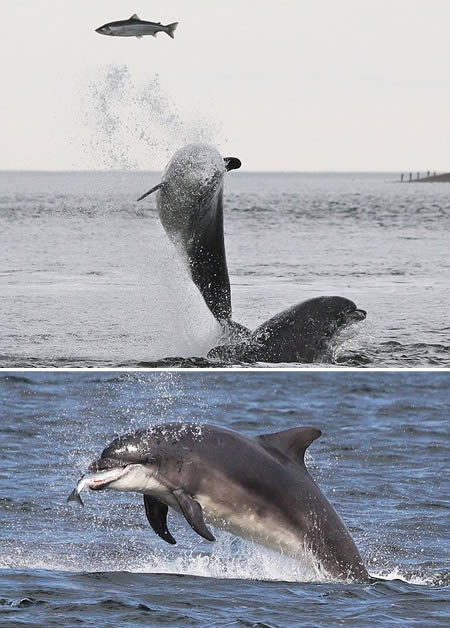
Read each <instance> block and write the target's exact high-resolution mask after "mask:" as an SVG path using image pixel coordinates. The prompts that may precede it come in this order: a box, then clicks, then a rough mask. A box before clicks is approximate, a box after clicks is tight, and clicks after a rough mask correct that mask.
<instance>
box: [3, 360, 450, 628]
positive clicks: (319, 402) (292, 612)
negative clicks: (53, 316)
mask: <svg viewBox="0 0 450 628" xmlns="http://www.w3.org/2000/svg"><path fill="white" fill-rule="evenodd" d="M449 380H450V374H449V373H448V372H439V373H430V372H411V371H410V372H405V371H404V372H390V373H383V372H370V373H369V372H364V371H360V372H343V371H335V372H331V371H328V372H327V371H325V372H314V371H309V370H308V371H297V372H286V371H284V372H283V371H278V372H268V371H260V370H256V371H245V372H242V371H241V372H232V371H226V372H214V371H204V372H202V373H199V372H196V373H194V372H191V371H183V372H166V371H160V372H149V371H147V372H145V371H139V372H133V373H131V372H120V373H117V372H115V373H114V372H98V371H97V372H96V371H87V372H86V371H84V372H81V371H80V372H73V371H72V372H69V373H68V372H33V371H28V372H21V373H20V372H9V373H8V372H2V373H0V413H1V421H0V447H1V452H2V455H1V457H0V625H1V626H8V627H10V626H22V625H27V626H46V627H47V626H75V625H88V626H114V627H119V626H131V625H132V626H204V627H209V626H227V627H234V626H235V627H243V626H254V627H256V626H260V627H263V626H266V627H270V628H275V627H280V628H285V627H289V626H300V625H307V626H335V625H342V624H345V625H348V626H380V627H381V626H382V627H385V626H396V625H402V626H405V625H407V626H433V627H434V626H448V614H449V610H450V608H449V584H450V565H449V555H450V534H449V527H448V519H449V508H450V480H449V473H448V460H449V454H450V438H449V436H450V434H449V431H450V430H449V421H448V409H449V397H450V393H449ZM166 421H181V422H182V421H198V422H199V423H203V422H209V423H216V424H218V425H221V426H227V427H229V428H232V429H235V430H238V431H240V432H242V433H245V434H248V435H256V434H260V433H265V432H273V431H277V430H281V429H285V428H290V427H293V426H297V425H308V424H309V425H316V426H317V427H319V428H320V429H321V430H322V432H323V433H322V436H321V437H320V438H319V439H318V440H317V441H315V442H314V443H313V444H312V445H311V447H310V448H309V450H308V452H309V453H308V454H307V460H306V462H307V466H308V468H309V469H310V472H311V473H312V474H313V476H314V478H315V479H316V481H317V482H318V483H319V485H320V486H321V487H322V489H323V491H324V492H325V494H326V495H327V497H328V499H329V500H330V501H331V502H332V504H333V505H334V506H335V508H336V509H337V511H338V512H339V513H340V515H341V517H342V518H343V520H344V521H345V523H346V525H347V526H348V528H349V530H350V532H351V534H352V536H353V538H354V539H355V542H356V543H357V545H358V547H359V549H360V551H361V554H362V556H363V558H364V560H365V562H366V563H367V565H368V568H369V571H370V573H371V574H372V575H373V576H375V577H377V578H378V580H377V581H376V582H375V583H374V584H369V585H368V584H364V585H363V584H355V583H342V582H340V583H337V582H321V581H318V580H317V578H316V577H314V576H313V575H312V574H311V573H310V572H308V571H307V570H306V568H305V566H304V565H302V564H301V563H300V562H297V561H294V560H292V559H288V558H286V557H282V556H280V555H278V554H277V553H275V552H271V551H269V550H266V549H264V548H261V547H258V546H256V545H252V544H251V543H246V542H243V541H241V540H239V539H237V538H236V537H233V536H232V535H230V534H227V533H225V532H220V531H217V530H216V531H215V532H214V534H215V535H216V536H217V542H216V543H208V542H207V541H205V540H203V539H202V538H201V537H199V536H198V535H196V534H195V533H194V532H193V531H192V530H191V528H190V527H189V526H188V525H187V524H186V522H185V521H184V520H183V519H182V518H181V517H180V516H179V515H177V514H176V513H172V514H170V515H169V527H170V529H171V531H172V533H173V534H174V536H175V538H176V539H177V541H178V543H177V545H175V546H169V545H167V544H165V543H164V542H163V541H162V540H161V539H160V538H159V537H157V536H156V535H155V534H154V533H153V531H152V530H151V528H150V527H149V525H148V523H147V521H146V518H145V514H144V508H143V504H142V497H141V496H138V495H134V494H131V493H130V494H121V493H114V492H113V491H111V492H108V491H103V492H98V493H91V492H89V491H88V492H87V493H85V494H84V496H85V507H84V508H81V507H79V506H78V505H77V504H74V503H69V504H68V503H66V497H67V495H68V494H69V492H70V491H71V490H72V489H73V487H74V486H75V484H76V482H77V480H78V479H79V477H80V476H81V474H82V473H84V472H85V471H86V469H87V465H88V463H89V462H90V461H91V460H92V459H94V458H95V457H96V456H98V454H99V453H100V452H101V450H102V449H103V447H104V446H105V445H106V444H107V443H108V442H109V441H110V440H111V439H112V438H113V436H115V435H116V434H117V433H123V432H125V431H128V430H130V429H135V428H137V427H140V426H148V425H150V424H153V423H158V422H166ZM280 490H283V487H280Z"/></svg>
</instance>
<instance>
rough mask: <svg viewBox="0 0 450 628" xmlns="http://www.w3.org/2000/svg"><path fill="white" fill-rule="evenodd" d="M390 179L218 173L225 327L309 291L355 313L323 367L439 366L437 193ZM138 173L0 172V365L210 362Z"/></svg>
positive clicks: (441, 312) (147, 182) (442, 188)
mask: <svg viewBox="0 0 450 628" xmlns="http://www.w3.org/2000/svg"><path fill="white" fill-rule="evenodd" d="M396 179H398V177H397V175H393V174H351V173H349V174H273V173H272V174H270V173H266V174H264V173H245V172H233V173H230V174H229V175H227V177H226V190H225V208H224V211H225V237H226V248H227V256H228V265H229V271H230V277H231V283H232V298H233V305H234V318H235V320H237V321H239V322H240V323H243V324H245V325H247V326H249V327H250V328H255V327H257V326H258V325H259V324H260V323H262V322H263V321H264V320H266V319H267V318H269V317H270V316H272V315H273V314H275V313H277V312H279V311H281V310H283V309H284V308H286V307H288V306H290V305H293V304H295V303H297V302H299V301H302V300H304V299H307V298H310V297H314V296H318V295H333V294H334V295H341V296H345V297H349V298H350V299H352V300H354V301H355V302H356V304H357V305H358V307H361V308H363V309H365V310H367V312H368V317H367V320H366V321H365V322H364V323H362V324H359V325H358V326H356V327H354V328H353V329H351V330H346V331H345V332H344V333H343V334H342V336H341V338H340V339H339V340H338V341H337V342H336V344H335V347H334V351H333V363H335V364H340V365H353V366H355V365H356V366H380V367H385V366H398V367H405V366H406V367H408V366H448V365H449V364H450V359H449V347H450V325H449V320H448V312H449V309H450V296H449V290H448V286H449V284H450V262H449V255H448V233H449V227H450V186H449V184H445V183H443V184H420V183H419V184H400V183H399V182H398V181H396ZM158 180H159V175H158V174H156V173H145V172H103V173H99V172H86V173H80V172H73V173H70V172H69V173H57V172H54V173H49V172H46V173H44V172H2V173H0V329H1V345H0V364H1V366H6V367H8V366H9V367H19V366H36V365H40V366H64V365H66V366H92V365H99V366H113V367H114V366H120V365H122V366H136V365H155V366H159V365H178V366H190V365H194V366H210V365H212V366H218V365H219V366H220V364H218V363H217V362H211V361H210V360H208V359H206V357H205V356H206V355H207V352H208V350H209V349H211V348H212V347H213V346H214V345H215V343H216V342H217V340H218V337H219V330H218V329H217V324H216V323H215V321H214V319H213V317H212V316H211V314H210V313H209V311H208V310H207V308H206V306H205V305H204V303H203V301H202V298H201V297H200V294H199V293H198V291H197V289H196V288H195V287H194V286H193V285H192V283H191V282H190V280H189V277H188V274H187V272H186V269H185V268H184V266H183V264H182V262H181V261H180V260H179V259H178V256H177V254H176V252H175V250H174V249H173V247H172V245H171V244H170V243H169V242H168V238H167V236H166V234H165V233H164V231H163V229H162V227H161V225H160V223H159V220H158V217H157V214H156V210H155V199H154V197H149V199H147V200H146V201H143V202H142V203H136V202H135V199H136V198H137V197H138V196H139V195H140V194H141V193H143V192H144V191H145V190H147V189H148V188H149V187H150V186H151V185H152V184H155V183H156V182H157V181H158Z"/></svg>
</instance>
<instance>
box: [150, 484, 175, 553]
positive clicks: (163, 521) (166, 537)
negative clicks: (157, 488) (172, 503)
mask: <svg viewBox="0 0 450 628" xmlns="http://www.w3.org/2000/svg"><path fill="white" fill-rule="evenodd" d="M144 506H145V514H146V515H147V519H148V522H149V524H150V525H151V526H152V528H153V530H154V531H155V532H156V534H157V535H158V536H159V537H161V538H162V540H163V541H166V543H170V544H171V545H175V543H176V541H175V539H174V538H173V536H172V535H171V534H170V532H169V530H168V529H167V511H168V510H169V509H168V507H167V506H166V504H163V503H162V502H160V501H159V499H155V498H154V497H150V495H144Z"/></svg>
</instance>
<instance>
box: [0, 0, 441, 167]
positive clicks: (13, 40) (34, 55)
mask: <svg viewBox="0 0 450 628" xmlns="http://www.w3.org/2000/svg"><path fill="white" fill-rule="evenodd" d="M134 12H137V13H138V15H139V16H140V17H141V18H142V19H147V20H152V21H156V22H158V21H161V22H162V23H163V24H167V23H170V22H174V21H178V22H179V23H180V25H179V28H178V30H177V31H176V33H175V39H174V40H171V39H170V38H169V37H168V36H167V35H165V34H164V33H160V34H158V37H157V38H156V39H154V38H153V37H146V38H144V39H142V40H138V39H135V38H119V37H105V36H102V35H99V34H97V33H95V32H94V29H95V28H96V27H98V26H100V25H102V24H104V23H105V22H108V21H112V20H119V19H125V18H128V17H129V16H130V15H131V14H132V13H134ZM0 23H1V24H2V35H1V38H0V58H1V79H2V81H1V83H2V90H1V91H2V94H1V98H0V107H1V117H0V137H1V148H2V150H1V152H0V168H1V169H42V170H44V169H55V170H62V169H89V168H110V167H115V168H122V167H123V168H127V167H129V168H148V169H159V168H161V167H162V166H163V165H164V163H165V161H166V159H167V156H168V154H169V153H170V152H172V150H173V149H174V148H177V147H178V146H180V145H182V144H183V143H185V142H186V141H193V140H199V139H200V140H205V141H209V142H212V143H215V144H216V145H218V146H219V148H220V149H221V150H222V151H223V153H226V154H234V155H237V156H239V157H240V158H241V159H242V161H243V164H244V167H245V169H247V170H294V171H295V170H300V171H304V170H306V171H316V170H398V171H403V170H404V171H407V170H414V171H415V170H429V169H430V170H438V171H448V170H450V71H449V68H450V44H449V41H450V37H449V32H450V2H449V1H448V0H428V1H427V2H425V1H424V0H420V1H419V0H373V1H372V0H314V1H313V0H308V1H306V0H284V1H283V0H278V2H273V1H269V0H223V1H220V2H219V1H218V0H216V1H214V2H213V1H211V0H164V1H158V0H152V1H151V2H149V1H148V0H147V1H145V0H126V1H125V0H120V1H119V0H95V2H92V0H76V1H73V2H71V1H70V0H67V1H64V2H61V0H28V1H25V0H14V1H12V2H6V1H4V0H2V2H1V4H0Z"/></svg>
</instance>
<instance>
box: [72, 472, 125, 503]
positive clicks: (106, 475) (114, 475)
mask: <svg viewBox="0 0 450 628" xmlns="http://www.w3.org/2000/svg"><path fill="white" fill-rule="evenodd" d="M126 473H128V465H127V466H126V467H120V468H116V469H110V470H108V471H100V472H99V473H87V474H86V475H83V477H82V478H81V479H80V481H79V482H78V484H77V485H76V487H75V488H74V489H73V491H72V492H71V493H70V495H69V497H68V498H67V501H68V502H77V503H78V504H80V505H81V506H84V503H83V501H82V499H81V497H80V493H81V491H84V489H85V488H90V489H92V490H94V491H95V490H100V489H102V488H105V486H107V485H108V484H110V483H111V482H115V481H116V480H118V479H119V478H121V477H122V476H123V475H125V474H126Z"/></svg>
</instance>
